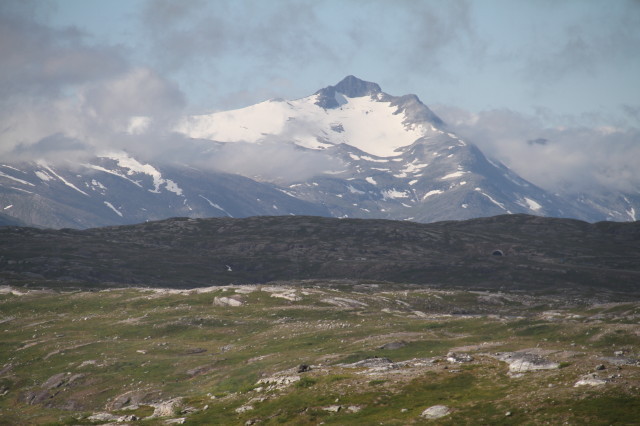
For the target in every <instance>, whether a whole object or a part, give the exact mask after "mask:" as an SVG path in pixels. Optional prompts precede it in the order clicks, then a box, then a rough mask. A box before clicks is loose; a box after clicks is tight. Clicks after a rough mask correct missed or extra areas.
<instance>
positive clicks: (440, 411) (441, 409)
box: [421, 405, 451, 419]
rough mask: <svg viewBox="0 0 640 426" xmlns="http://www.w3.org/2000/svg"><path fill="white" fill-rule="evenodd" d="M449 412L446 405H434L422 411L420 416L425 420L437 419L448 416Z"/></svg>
mask: <svg viewBox="0 0 640 426" xmlns="http://www.w3.org/2000/svg"><path fill="white" fill-rule="evenodd" d="M450 413H451V410H450V409H449V407H447V406H446V405H434V406H433V407H429V408H427V409H426V410H424V411H423V412H422V414H421V416H422V417H424V418H425V419H439V418H440V417H444V416H448V415H449V414H450Z"/></svg>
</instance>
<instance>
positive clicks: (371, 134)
mask: <svg viewBox="0 0 640 426" xmlns="http://www.w3.org/2000/svg"><path fill="white" fill-rule="evenodd" d="M317 100H318V96H317V95H313V96H308V97H306V98H302V99H298V100H294V101H289V102H269V101H267V102H262V103H259V104H256V105H252V106H249V107H246V108H242V109H237V110H233V111H224V112H218V113H213V114H206V115H199V116H191V117H187V118H185V119H183V120H182V122H181V123H180V124H179V125H178V126H177V128H176V130H177V131H178V132H180V133H183V134H186V135H188V136H190V137H192V138H201V139H210V140H215V141H220V142H260V141H262V140H264V139H265V138H268V137H273V136H283V137H284V136H285V135H286V138H287V139H288V140H294V141H295V142H296V144H297V145H299V146H302V147H305V148H310V149H319V148H320V147H321V145H322V146H327V144H331V145H339V144H348V145H351V146H353V147H356V148H358V149H359V150H361V151H363V152H366V153H368V154H371V155H375V156H377V157H390V156H395V155H397V153H396V150H397V149H398V148H400V147H404V146H408V145H411V144H412V143H414V142H415V141H416V140H417V139H419V138H421V137H422V136H425V135H426V129H424V128H423V127H422V126H413V127H411V126H410V127H407V126H405V124H404V121H405V120H406V116H405V114H404V113H399V112H398V107H397V106H393V105H392V104H391V102H385V101H381V100H378V99H374V98H372V97H371V96H362V97H357V98H348V97H344V96H341V102H342V101H344V103H343V104H342V105H340V107H339V108H333V109H324V108H322V107H320V106H318V105H316V102H317ZM300 123H304V124H305V125H300ZM338 125H340V126H341V130H342V131H340V132H336V131H332V129H335V128H336V126H338ZM321 134H323V135H326V138H325V139H323V141H322V142H321V141H318V140H317V135H321ZM352 158H353V157H352ZM369 161H380V160H373V159H372V160H369Z"/></svg>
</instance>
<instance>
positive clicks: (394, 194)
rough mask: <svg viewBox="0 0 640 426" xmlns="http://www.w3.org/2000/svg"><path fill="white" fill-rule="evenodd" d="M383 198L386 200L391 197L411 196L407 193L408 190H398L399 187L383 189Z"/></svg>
mask: <svg viewBox="0 0 640 426" xmlns="http://www.w3.org/2000/svg"><path fill="white" fill-rule="evenodd" d="M382 198H384V199H385V200H387V199H389V198H391V199H396V198H409V194H408V193H407V191H398V190H397V189H395V188H392V189H388V190H386V191H382Z"/></svg>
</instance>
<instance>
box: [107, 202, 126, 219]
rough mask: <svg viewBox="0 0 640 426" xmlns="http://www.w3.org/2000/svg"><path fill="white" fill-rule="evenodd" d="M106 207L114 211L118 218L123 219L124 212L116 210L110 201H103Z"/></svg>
mask: <svg viewBox="0 0 640 426" xmlns="http://www.w3.org/2000/svg"><path fill="white" fill-rule="evenodd" d="M103 202H104V205H105V206H107V207H109V208H110V209H111V210H113V211H114V212H115V213H116V214H117V215H118V216H120V217H122V212H121V211H120V210H118V209H116V208H115V207H113V204H111V203H110V202H108V201H103Z"/></svg>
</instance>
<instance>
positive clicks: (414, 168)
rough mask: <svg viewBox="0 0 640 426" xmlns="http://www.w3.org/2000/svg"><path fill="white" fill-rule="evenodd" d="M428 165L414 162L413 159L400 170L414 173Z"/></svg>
mask: <svg viewBox="0 0 640 426" xmlns="http://www.w3.org/2000/svg"><path fill="white" fill-rule="evenodd" d="M428 165H429V164H427V163H416V162H415V161H413V162H411V163H409V164H407V165H406V166H404V168H403V169H402V171H403V172H405V173H415V172H418V171H421V170H422V169H424V168H425V167H427V166H428Z"/></svg>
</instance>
